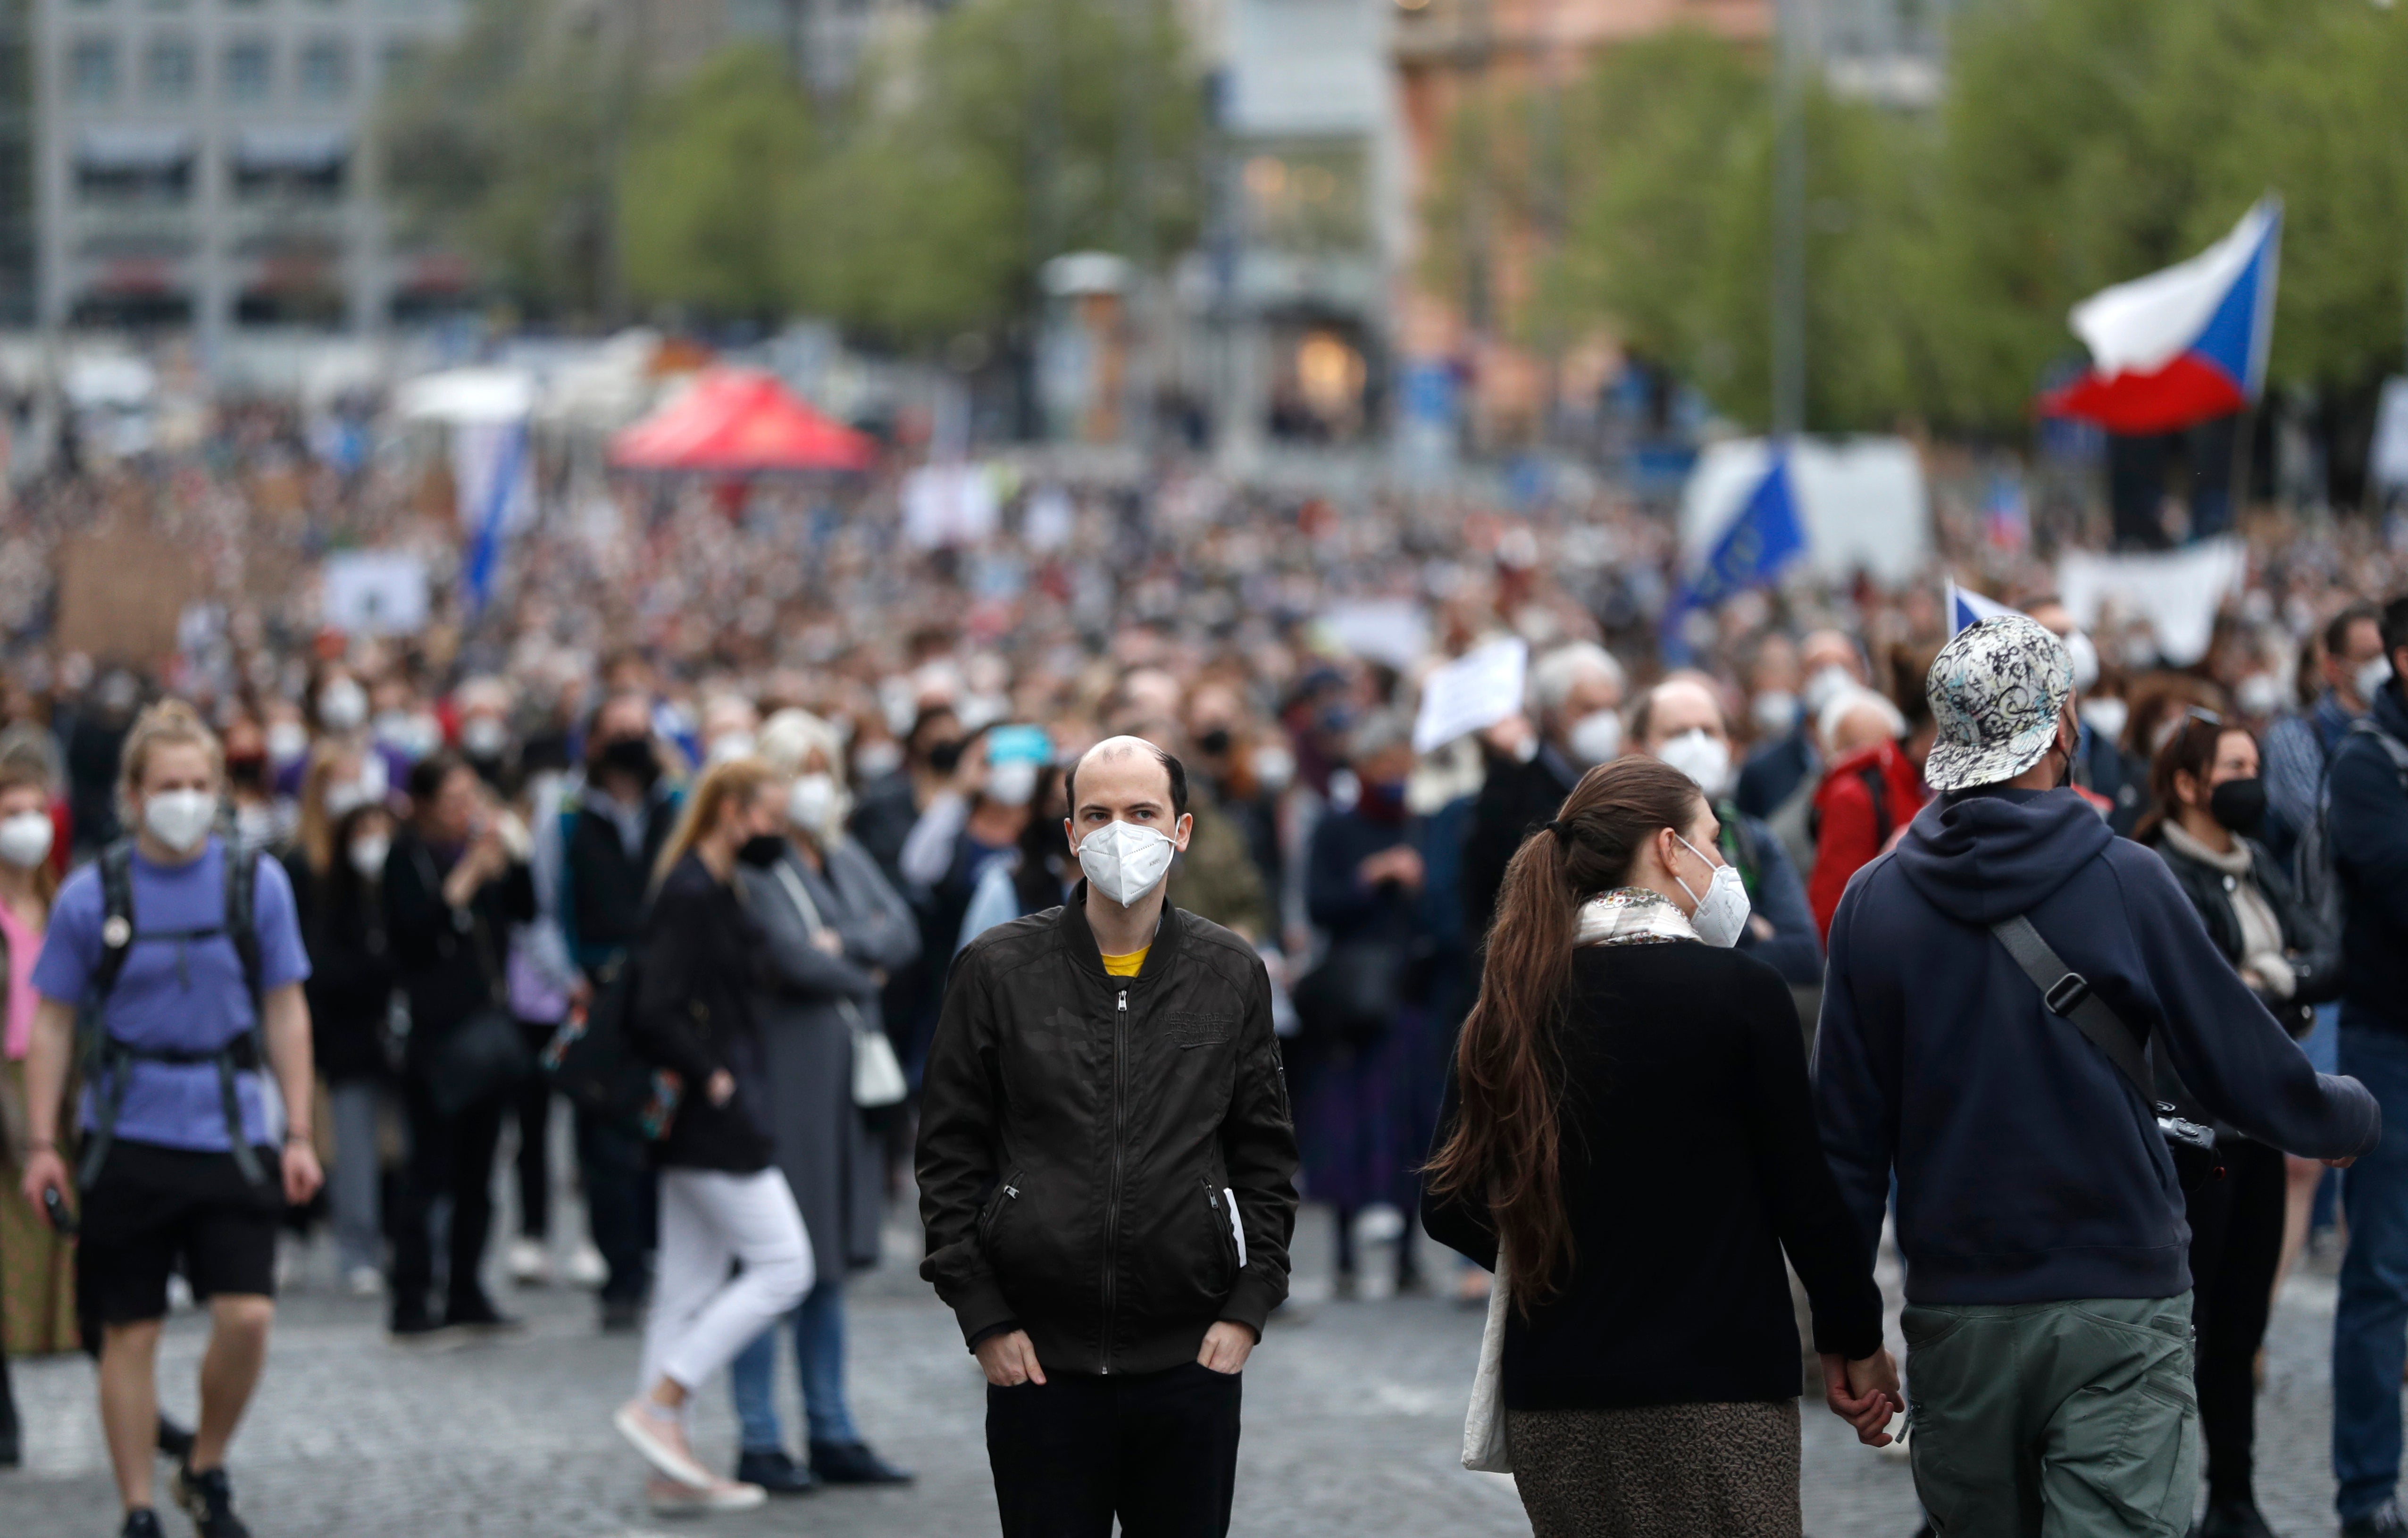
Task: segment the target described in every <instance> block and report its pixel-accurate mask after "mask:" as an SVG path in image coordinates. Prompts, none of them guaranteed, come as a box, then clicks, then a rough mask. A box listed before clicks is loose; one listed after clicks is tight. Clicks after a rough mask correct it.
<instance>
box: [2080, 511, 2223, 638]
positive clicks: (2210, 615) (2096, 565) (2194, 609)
mask: <svg viewBox="0 0 2408 1538" xmlns="http://www.w3.org/2000/svg"><path fill="white" fill-rule="evenodd" d="M2248 566H2249V557H2248V552H2247V551H2245V550H2244V549H2243V547H2242V543H2241V541H2240V540H2239V539H2234V538H2230V537H2228V538H2225V539H2203V540H2201V541H2200V542H2199V543H2198V544H2195V545H2188V546H2186V547H2185V548H2183V549H2181V550H2168V551H2148V552H2143V553H2132V554H2109V553H2106V552H2104V551H2098V550H2074V551H2068V552H2067V553H2065V555H2064V556H2063V558H2061V559H2060V560H2059V561H2058V562H2057V596H2058V597H2061V598H2063V599H2064V600H2065V607H2066V608H2067V609H2068V610H2069V611H2071V612H2072V614H2073V618H2074V622H2075V623H2076V624H2078V625H2081V626H2082V627H2083V628H2084V629H2085V630H2086V629H2091V628H2093V627H2095V626H2096V625H2098V623H2099V613H2100V609H2101V608H2102V607H2104V606H2105V605H2106V604H2108V603H2110V602H2112V603H2114V606H2115V608H2116V609H2117V610H2118V611H2121V612H2122V613H2124V614H2126V615H2128V616H2132V617H2135V618H2139V619H2144V620H2146V621H2148V622H2149V626H2150V628H2151V629H2153V630H2154V631H2156V632H2157V651H2158V654H2160V655H2162V656H2163V657H2164V658H2165V659H2166V661H2167V662H2169V663H2171V665H2173V666H2174V667H2176V668H2187V667H2189V666H2190V665H2191V664H2192V663H2194V662H2197V661H2198V660H2199V659H2200V658H2201V657H2203V656H2205V655H2207V643H2208V640H2209V638H2210V637H2211V636H2213V635H2214V632H2215V611H2216V609H2217V607H2218V606H2220V605H2221V604H2222V603H2223V602H2224V598H2225V596H2226V595H2227V594H2231V593H2238V592H2240V591H2241V581H2242V577H2243V574H2244V573H2245V572H2246V571H2247V569H2248Z"/></svg>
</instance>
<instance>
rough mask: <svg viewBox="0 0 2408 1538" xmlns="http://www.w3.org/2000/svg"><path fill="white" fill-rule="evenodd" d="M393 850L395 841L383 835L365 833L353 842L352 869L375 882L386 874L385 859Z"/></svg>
mask: <svg viewBox="0 0 2408 1538" xmlns="http://www.w3.org/2000/svg"><path fill="white" fill-rule="evenodd" d="M392 850H393V840H392V839H391V838H389V837H387V836H386V835H384V834H382V833H363V834H361V835H360V836H359V837H358V838H356V839H353V840H352V841H351V869H352V870H356V871H358V872H359V873H360V874H361V875H363V876H366V877H367V878H369V879H370V880H374V879H375V878H377V877H378V876H380V875H382V874H384V857H385V855H388V854H390V853H391V852H392Z"/></svg>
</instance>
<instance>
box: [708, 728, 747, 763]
mask: <svg viewBox="0 0 2408 1538" xmlns="http://www.w3.org/2000/svg"><path fill="white" fill-rule="evenodd" d="M703 756H704V758H706V759H707V760H709V761H710V762H711V763H714V764H724V763H728V762H731V761H733V760H735V759H738V758H750V757H752V756H753V734H752V733H751V732H748V731H732V732H721V733H720V734H719V735H718V736H717V737H715V738H713V739H711V741H710V752H708V753H706V754H704V755H703Z"/></svg>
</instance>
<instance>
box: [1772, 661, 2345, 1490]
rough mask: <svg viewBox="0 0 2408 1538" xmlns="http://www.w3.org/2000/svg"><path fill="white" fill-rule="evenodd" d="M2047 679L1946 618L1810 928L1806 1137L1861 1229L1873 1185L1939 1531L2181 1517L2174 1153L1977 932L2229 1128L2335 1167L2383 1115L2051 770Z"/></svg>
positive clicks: (2054, 746) (2062, 674)
mask: <svg viewBox="0 0 2408 1538" xmlns="http://www.w3.org/2000/svg"><path fill="white" fill-rule="evenodd" d="M2072 678H2073V668H2072V662H2071V658H2070V657H2069V656H2068V655H2067V654H2066V649H2065V646H2064V643H2063V642H2061V641H2059V640H2057V638H2056V637H2055V636H2052V635H2050V634H2049V633H2048V632H2047V631H2046V630H2044V629H2042V628H2041V626H2039V625H2035V624H2033V623H2032V622H2031V621H2030V620H2028V619H2026V618H2024V617H2023V616H2021V615H2006V616H2001V617H2000V618H1996V619H1990V620H1985V621H1984V622H1983V623H1981V624H1980V625H1974V626H1972V627H1971V628H1970V629H1968V630H1966V631H1964V632H1963V633H1961V634H1960V635H1958V636H1957V639H1956V640H1953V641H1951V642H1949V644H1948V645H1947V647H1946V648H1945V649H1943V650H1942V652H1941V654H1940V656H1939V659H1938V660H1937V661H1935V662H1934V663H1933V664H1932V668H1931V671H1930V674H1929V676H1928V679H1927V680H1926V689H1927V692H1928V696H1929V697H1930V701H1931V711H1932V715H1933V717H1934V718H1935V720H1936V721H1937V723H1938V726H1939V733H1940V735H1939V740H1938V742H1937V743H1936V744H1935V745H1934V746H1933V748H1932V750H1931V756H1930V759H1929V761H1928V763H1927V765H1926V767H1925V769H1924V774H1925V777H1926V778H1927V779H1928V781H1929V783H1930V784H1931V786H1932V788H1933V789H1934V790H1935V791H1937V792H1940V793H1941V794H1940V796H1939V797H1938V798H1937V799H1935V800H1934V801H1933V802H1932V803H1931V804H1930V805H1928V806H1927V807H1926V808H1924V810H1923V811H1922V812H1921V813H1919V814H1918V815H1917V816H1916V817H1915V819H1914V823H1913V824H1912V825H1911V826H1909V827H1908V829H1907V832H1906V835H1905V837H1904V838H1903V839H1902V840H1901V841H1899V845H1898V847H1897V848H1896V849H1894V850H1893V851H1891V852H1890V853H1889V854H1886V855H1883V856H1881V857H1880V858H1878V859H1875V860H1874V861H1873V862H1872V863H1871V864H1870V865H1867V866H1866V867H1864V869H1862V870H1859V871H1857V872H1856V876H1855V877H1854V878H1853V879H1852V880H1851V881H1850V882H1849V884H1848V888H1847V892H1846V894H1845V895H1844V896H1843V897H1842V898H1841V900H1840V907H1839V912H1838V913H1837V914H1836V915H1835V916H1834V918H1833V920H1832V924H1831V935H1830V945H1829V956H1830V961H1829V969H1828V974H1827V977H1826V981H1825V986H1824V994H1823V1017H1822V1027H1821V1034H1820V1037H1819V1039H1818V1041H1817V1042H1816V1046H1815V1059H1814V1073H1815V1089H1816V1098H1817V1109H1818V1112H1819V1114H1820V1116H1821V1120H1822V1126H1823V1146H1824V1151H1825V1153H1826V1154H1827V1155H1828V1157H1829V1159H1830V1161H1831V1168H1832V1171H1833V1173H1834V1174H1836V1175H1837V1176H1838V1177H1839V1181H1840V1186H1841V1190H1842V1193H1843V1194H1844V1195H1845V1197H1846V1198H1847V1200H1848V1202H1849V1204H1850V1206H1851V1207H1852V1208H1853V1209H1854V1210H1855V1212H1856V1217H1857V1221H1858V1223H1859V1225H1860V1226H1861V1229H1862V1233H1863V1241H1864V1243H1865V1246H1866V1249H1867V1250H1868V1252H1870V1251H1871V1249H1872V1247H1873V1246H1874V1245H1875V1244H1876V1243H1878V1241H1879V1237H1880V1233H1881V1226H1882V1215H1883V1210H1884V1208H1885V1206H1886V1205H1887V1203H1888V1200H1889V1197H1890V1186H1891V1179H1892V1175H1893V1173H1894V1174H1895V1176H1896V1179H1897V1190H1898V1242H1899V1253H1900V1254H1901V1256H1903V1258H1904V1259H1905V1262H1906V1296H1907V1303H1908V1307H1907V1310H1906V1315H1905V1319H1904V1328H1905V1331H1906V1340H1907V1347H1908V1350H1909V1353H1910V1355H1909V1357H1908V1358H1907V1366H1908V1373H1909V1376H1908V1385H1907V1402H1908V1416H1909V1420H1910V1424H1911V1425H1912V1427H1913V1430H1914V1436H1913V1438H1912V1443H1911V1445H1912V1448H1913V1457H1914V1475H1915V1487H1916V1489H1917V1491H1918V1493H1919V1494H1920V1495H1921V1496H1922V1498H1923V1503H1924V1505H1925V1507H1926V1508H1927V1509H1928V1511H1929V1513H1930V1514H1931V1522H1932V1527H1933V1529H1934V1530H1935V1531H1937V1532H1939V1533H1941V1534H1943V1535H1946V1538H1992V1535H1997V1538H2007V1535H2011V1534H2013V1535H2030V1534H2038V1533H2040V1532H2042V1531H2043V1529H2045V1531H2047V1532H2048V1533H2050V1534H2051V1535H2052V1538H2055V1535H2058V1534H2065V1535H2073V1534H2082V1535H2090V1534H2110V1533H2117V1534H2121V1533H2130V1534H2151V1535H2179V1534H2183V1533H2186V1532H2187V1531H2189V1528H2190V1517H2191V1507H2192V1503H2193V1502H2194V1501H2195V1499H2196V1498H2197V1495H2198V1492H2199V1479H2200V1467H2199V1465H2200V1448H2199V1426H2198V1419H2199V1412H2198V1401H2197V1399H2196V1396H2195V1394H2194V1392H2193V1390H2192V1385H2191V1375H2192V1358H2191V1343H2190V1285H2191V1281H2190V1270H2189V1265H2188V1251H2189V1244H2190V1229H2189V1226H2188V1225H2187V1224H2186V1222H2185V1221H2184V1216H2183V1194H2182V1187H2181V1185H2180V1183H2179V1181H2178V1180H2177V1178H2176V1176H2175V1172H2174V1166H2173V1161H2172V1159H2171V1156H2170V1155H2169V1153H2168V1151H2167V1148H2166V1144H2165V1141H2164V1139H2163V1137H2162V1136H2161V1135H2160V1134H2159V1132H2158V1130H2157V1124H2156V1119H2155V1114H2154V1112H2153V1110H2152V1108H2151V1107H2150V1105H2149V1104H2148V1103H2147V1102H2146V1101H2144V1100H2143V1099H2142V1097H2141V1095H2140V1093H2139V1092H2138V1091H2137V1090H2136V1089H2134V1088H2133V1087H2132V1085H2131V1084H2130V1083H2129V1082H2128V1080H2127V1079H2126V1078H2124V1077H2123V1075H2122V1074H2121V1073H2119V1072H2118V1071H2117V1069H2116V1067H2115V1066H2114V1063H2113V1062H2112V1061H2111V1060H2110V1059H2109V1058H2108V1057H2107V1056H2106V1055H2105V1054H2104V1053H2103V1052H2102V1051H2101V1050H2100V1048H2099V1047H2097V1046H2094V1045H2093V1044H2092V1043H2091V1042H2090V1041H2089V1040H2088V1039H2087V1038H2085V1035H2084V1034H2083V1032H2082V1030H2081V1028H2078V1027H2077V1026H2076V1025H2075V1024H2074V1023H2073V1022H2072V1021H2071V1019H2067V1018H2063V1017H2060V1016H2058V1015H2057V1014H2055V1013H2051V1011H2050V1010H2049V1008H2048V1007H2047V1005H2046V1004H2045V1003H2043V1002H2042V993H2041V990H2040V988H2039V987H2038V986H2036V985H2034V984H2033V983H2032V981H2031V980H2030V978H2029V977H2028V976H2027V975H2026V973H2025V972H2024V970H2022V968H2021V967H2019V966H2018V965H2017V963H2016V961H2015V959H2014V956H2011V955H2010V954H2009V953H2008V951H2007V949H2006V947H2005V945H2004V944H2003V943H2002V942H2001V941H2000V940H1999V939H1998V938H1997V937H1996V936H1995V935H1993V933H1992V932H1991V929H1990V926H1992V925H1993V924H1996V923H1999V922H2000V921H2002V920H2005V919H2009V918H2013V917H2015V916H2017V915H2027V916H2028V918H2029V919H2030V921H2031V923H2032V925H2033V926H2034V927H2036V928H2037V929H2038V930H2039V932H2040V935H2041V937H2042V939H2043V940H2044V941H2046V942H2047V943H2048V944H2049V946H2051V947H2052V948H2053V949H2054V950H2055V951H2056V952H2057V955H2058V956H2060V957H2061V958H2062V960H2063V962H2064V964H2065V965H2066V966H2067V968H2069V969H2070V970H2071V971H2074V972H2078V973H2080V974H2081V975H2082V976H2083V977H2084V978H2086V979H2087V980H2088V982H2089V985H2090V987H2091V989H2092V990H2094V991H2095V993H2096V995H2097V997H2098V998H2100V999H2102V1000H2103V1001H2104V1002H2105V1003H2106V1004H2107V1005H2108V1006H2109V1007H2110V1008H2111V1009H2113V1010H2114V1013H2115V1014H2116V1015H2117V1016H2118V1017H2119V1018H2120V1019H2121V1021H2122V1022H2123V1023H2124V1025H2125V1026H2126V1027H2128V1028H2129V1029H2130V1030H2132V1031H2134V1032H2136V1033H2138V1032H2141V1031H2146V1032H2147V1034H2148V1036H2149V1038H2150V1043H2151V1050H2152V1051H2153V1052H2154V1053H2155V1054H2156V1055H2157V1056H2158V1057H2159V1058H2160V1059H2161V1060H2163V1061H2166V1062H2168V1063H2170V1064H2171V1066H2172V1067H2173V1068H2174V1069H2175V1070H2176V1071H2179V1072H2180V1074H2181V1075H2182V1079H2183V1082H2184V1083H2185V1084H2186V1085H2189V1086H2190V1088H2191V1090H2192V1092H2193V1093H2194V1094H2195V1095H2196V1096H2197V1097H2198V1099H2199V1100H2200V1101H2201V1102H2202V1103H2203V1104H2205V1105H2206V1107H2207V1108H2208V1109H2209V1110H2210V1111H2212V1112H2214V1114H2216V1115H2218V1116H2220V1117H2222V1118H2223V1119H2224V1120H2225V1121H2227V1122H2229V1124H2230V1125H2232V1126H2233V1127H2235V1128H2239V1129H2240V1130H2241V1131H2243V1132H2245V1133H2247V1134H2248V1135H2249V1136H2251V1137H2254V1138H2257V1139H2258V1140H2260V1141H2261V1142H2264V1143H2271V1144H2272V1145H2273V1146H2274V1147H2277V1148H2281V1149H2285V1150H2286V1151H2289V1152H2292V1153H2297V1154H2300V1155H2303V1156H2307V1157H2319V1158H2326V1159H2331V1160H2335V1161H2340V1160H2343V1159H2346V1158H2349V1157H2353V1156H2355V1155H2358V1154H2359V1153H2362V1152H2364V1151H2365V1150H2366V1149H2368V1148H2369V1147H2371V1146H2372V1145H2373V1143H2374V1142H2375V1139H2376V1137H2377V1135H2378V1133H2379V1130H2380V1126H2381V1118H2380V1115H2379V1114H2378V1113H2377V1111H2376V1109H2375V1105H2374V1101H2373V1099H2372V1097H2371V1096H2369V1095H2368V1094H2367V1092H2366V1090H2365V1089H2364V1088H2363V1087H2362V1086H2360V1085H2358V1084H2357V1083H2355V1082H2353V1081H2351V1080H2347V1079H2339V1078H2329V1077H2320V1076H2319V1075H2318V1074H2317V1073H2316V1072H2315V1070H2314V1069H2313V1068H2311V1067H2310V1066H2309V1064H2308V1061H2307V1059H2306V1058H2305V1057H2304V1056H2301V1055H2300V1050H2299V1048H2298V1047H2296V1046H2294V1045H2293V1044H2292V1043H2291V1041H2290V1038H2289V1037H2287V1036H2286V1035H2285V1034H2284V1032H2283V1028H2281V1027H2280V1026H2278V1025H2276V1024H2275V1023H2274V1019H2273V1017H2272V1015H2270V1014H2268V1013H2266V1010H2265V1007H2264V1006H2263V1005H2261V1004H2260V1003H2258V1002H2257V997H2256V996H2255V995H2254V994H2252V993H2251V992H2250V990H2249V988H2248V987H2247V986H2246V985H2244V984H2243V983H2242V981H2241V980H2240V978H2239V977H2238V976H2237V975H2235V974H2234V972H2233V970H2232V968H2231V967H2230V965H2229V964H2228V963H2227V962H2226V961H2225V959H2224V957H2223V956H2222V954H2221V953H2220V952H2218V951H2217V950H2216V948H2215V946H2214V942H2213V941H2210V940H2209V938H2208V935H2207V931H2206V929H2205V928H2204V927H2202V926H2201V925H2200V920H2199V916H2198V913H2197V912H2196V911H2195V910H2194V909H2193V908H2192V906H2191V904H2190V902H2189V900H2188V899H2187V898H2186V897H2185V896H2184V895H2183V892H2182V889H2181V888H2180V887H2179V886H2177V885H2176V884H2174V880H2173V877H2172V875H2171V873H2170V872H2169V871H2168V870H2167V869H2166V867H2165V864H2164V862H2162V861H2161V860H2159V859H2158V858H2157V856H2156V855H2154V854H2152V853H2151V852H2149V851H2148V850H2146V849H2143V848H2142V847H2141V846H2140V845H2138V844H2135V843H2130V842H2128V841H2124V840H2122V839H2118V838H2116V837H2114V835H2113V834H2111V833H2110V832H2109V831H2108V830H2107V827H2106V825H2105V824H2104V823H2102V822H2100V819H2099V816H2098V814H2097V813H2096V812H2093V811H2092V810H2091V809H2090V808H2089V806H2088V805H2087V804H2086V803H2085V802H2084V801H2083V799H2082V798H2080V797H2079V796H2077V795H2075V794H2074V793H2072V792H2071V791H2068V790H2065V789H2063V788H2061V787H2062V786H2064V784H2065V783H2066V780H2067V777H2068V775H2069V773H2070V772H2071V770H2070V764H2071V755H2072V754H2073V753H2074V751H2075V746H2076V743H2077V741H2078V740H2079V739H2078V731H2077V726H2076V719H2075V715H2074V701H2073V682H2072ZM2067 1007H2068V1008H2072V1007H2075V1006H2074V1005H2073V1004H2072V1003H2071V1002H2069V1003H2068V1004H2067Z"/></svg>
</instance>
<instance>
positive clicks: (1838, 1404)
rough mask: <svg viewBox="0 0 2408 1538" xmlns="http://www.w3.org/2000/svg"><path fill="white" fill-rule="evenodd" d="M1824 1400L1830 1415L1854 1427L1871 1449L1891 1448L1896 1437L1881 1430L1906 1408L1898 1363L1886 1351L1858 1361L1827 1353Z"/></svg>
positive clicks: (1859, 1438)
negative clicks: (1891, 1418)
mask: <svg viewBox="0 0 2408 1538" xmlns="http://www.w3.org/2000/svg"><path fill="white" fill-rule="evenodd" d="M1823 1397H1824V1400H1825V1401H1826V1402H1828V1404H1829V1405H1830V1406H1831V1413H1832V1414H1833V1415H1835V1416H1839V1417H1840V1418H1841V1419H1842V1420H1844V1421H1846V1422H1847V1423H1848V1424H1849V1425H1851V1426H1853V1427H1855V1428H1856V1440H1857V1441H1859V1442H1861V1443H1863V1444H1864V1445H1866V1446H1868V1447H1886V1446H1888V1445H1890V1443H1891V1441H1892V1440H1893V1438H1892V1437H1891V1436H1890V1434H1889V1433H1888V1432H1887V1431H1885V1430H1882V1428H1883V1427H1885V1426H1886V1425H1888V1424H1889V1421H1890V1417H1891V1416H1895V1415H1897V1414H1898V1413H1899V1411H1901V1410H1903V1409H1905V1408H1906V1400H1905V1398H1904V1396H1902V1395H1901V1394H1899V1391H1898V1361H1897V1358H1893V1357H1892V1356H1891V1355H1890V1354H1889V1352H1888V1351H1887V1350H1886V1349H1884V1350H1881V1351H1876V1352H1874V1353H1873V1354H1872V1355H1871V1356H1870V1357H1866V1358H1861V1359H1859V1360H1856V1361H1850V1360H1849V1359H1848V1358H1845V1357H1842V1356H1841V1355H1840V1354H1839V1353H1838V1352H1836V1351H1826V1352H1824V1353H1823Z"/></svg>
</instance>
